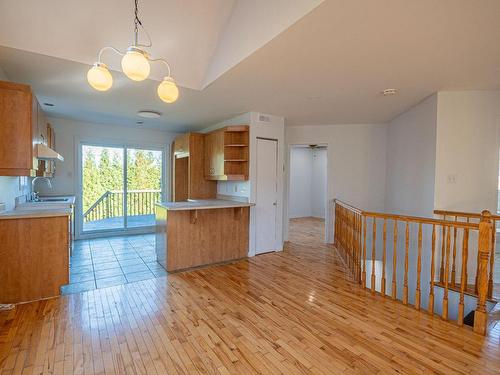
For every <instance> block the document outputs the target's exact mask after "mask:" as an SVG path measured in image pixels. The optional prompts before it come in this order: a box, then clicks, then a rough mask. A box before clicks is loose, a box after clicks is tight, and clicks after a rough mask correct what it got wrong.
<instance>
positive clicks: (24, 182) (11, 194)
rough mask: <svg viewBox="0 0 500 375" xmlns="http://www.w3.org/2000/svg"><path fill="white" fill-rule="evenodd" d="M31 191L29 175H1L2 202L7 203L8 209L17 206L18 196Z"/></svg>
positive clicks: (0, 192) (0, 190)
mask: <svg viewBox="0 0 500 375" xmlns="http://www.w3.org/2000/svg"><path fill="white" fill-rule="evenodd" d="M29 193H30V192H29V184H28V178H27V177H10V176H0V203H5V208H6V209H7V210H12V209H13V208H14V207H15V204H16V198H17V197H19V196H22V195H26V194H29Z"/></svg>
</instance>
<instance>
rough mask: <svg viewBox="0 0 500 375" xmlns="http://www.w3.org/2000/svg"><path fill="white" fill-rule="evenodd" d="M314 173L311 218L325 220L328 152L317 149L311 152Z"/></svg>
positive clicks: (312, 177) (323, 149) (312, 173)
mask: <svg viewBox="0 0 500 375" xmlns="http://www.w3.org/2000/svg"><path fill="white" fill-rule="evenodd" d="M311 154H312V172H311V175H312V176H311V180H312V184H311V216H313V217H320V218H323V219H324V218H325V215H326V207H327V203H326V201H327V199H326V184H327V181H326V180H327V156H328V154H327V150H326V148H317V149H314V150H311Z"/></svg>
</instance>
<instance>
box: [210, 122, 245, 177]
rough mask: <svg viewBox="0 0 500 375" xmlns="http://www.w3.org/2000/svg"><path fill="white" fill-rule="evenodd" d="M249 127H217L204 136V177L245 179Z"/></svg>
mask: <svg viewBox="0 0 500 375" xmlns="http://www.w3.org/2000/svg"><path fill="white" fill-rule="evenodd" d="M248 145H249V127H248V125H235V126H228V127H225V128H221V129H217V130H215V131H213V132H211V133H208V134H207V135H206V137H205V178H206V179H207V180H222V181H226V180H247V179H248V164H249V162H248V160H249V147H248Z"/></svg>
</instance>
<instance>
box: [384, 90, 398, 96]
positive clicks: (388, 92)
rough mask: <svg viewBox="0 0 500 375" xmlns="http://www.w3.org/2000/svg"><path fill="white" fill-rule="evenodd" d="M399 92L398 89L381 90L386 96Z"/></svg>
mask: <svg viewBox="0 0 500 375" xmlns="http://www.w3.org/2000/svg"><path fill="white" fill-rule="evenodd" d="M397 93H398V90H397V89H385V90H384V91H382V92H381V94H382V95H384V96H391V95H396V94H397Z"/></svg>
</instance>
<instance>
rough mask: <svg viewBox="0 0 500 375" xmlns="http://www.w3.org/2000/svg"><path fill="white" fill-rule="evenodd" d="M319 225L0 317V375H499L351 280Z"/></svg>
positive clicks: (438, 324) (493, 339) (483, 358)
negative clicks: (230, 255) (253, 253)
mask: <svg viewBox="0 0 500 375" xmlns="http://www.w3.org/2000/svg"><path fill="white" fill-rule="evenodd" d="M322 225H323V224H322V222H321V221H318V220H314V219H300V220H294V221H293V225H292V230H291V235H290V240H291V242H290V243H289V244H287V247H286V251H284V252H282V253H278V254H266V255H261V256H257V257H255V258H251V259H248V260H245V261H241V262H238V263H235V264H227V265H222V266H216V267H210V268H205V269H200V270H196V271H191V272H185V273H178V274H174V275H169V276H167V277H161V278H157V279H151V280H145V281H140V282H137V283H132V284H127V285H123V286H118V287H112V288H108V289H98V290H93V291H89V292H85V293H82V294H74V295H69V296H64V297H60V298H55V299H51V300H46V301H40V302H36V303H31V304H26V305H21V306H18V308H17V309H16V310H14V311H11V312H1V313H0V373H1V374H2V375H6V374H20V373H23V374H39V373H40V374H41V373H51V372H53V373H56V374H59V373H67V374H73V373H82V374H83V373H85V374H94V373H95V374H113V373H138V374H142V373H151V374H177V373H179V374H198V373H200V374H206V373H209V374H214V373H222V374H253V373H261V374H278V373H282V374H307V373H312V374H371V373H378V374H391V373H399V374H401V373H406V374H412V373H441V374H455V373H464V374H465V373H467V374H470V373H473V374H498V373H500V341H499V338H500V329H499V328H498V327H497V328H493V329H492V330H491V331H490V333H489V335H488V336H486V337H483V336H479V335H477V334H474V333H473V332H472V331H471V330H470V329H469V328H459V327H457V326H455V325H454V324H452V323H448V322H444V321H442V320H441V319H440V318H437V317H430V316H428V315H427V314H425V313H423V312H418V311H416V310H414V309H413V308H410V307H406V306H403V305H402V304H401V303H397V302H394V301H391V300H390V299H387V298H382V297H377V296H376V295H371V294H370V292H369V291H365V290H363V289H362V288H361V287H358V286H356V285H354V284H352V283H351V282H349V276H348V275H346V274H345V271H344V270H345V269H344V267H343V264H342V262H341V260H340V259H339V257H338V256H337V255H336V253H335V250H334V249H333V248H331V247H328V246H324V245H323V244H322V243H321V238H322V233H323V227H322Z"/></svg>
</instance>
